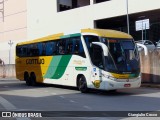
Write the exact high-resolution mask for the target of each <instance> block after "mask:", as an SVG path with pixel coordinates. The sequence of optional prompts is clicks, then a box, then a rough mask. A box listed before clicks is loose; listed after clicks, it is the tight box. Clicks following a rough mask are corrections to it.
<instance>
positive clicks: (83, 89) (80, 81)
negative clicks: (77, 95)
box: [78, 76, 88, 93]
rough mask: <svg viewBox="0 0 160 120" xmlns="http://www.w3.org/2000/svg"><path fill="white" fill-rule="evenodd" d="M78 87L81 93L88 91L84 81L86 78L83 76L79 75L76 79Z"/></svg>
mask: <svg viewBox="0 0 160 120" xmlns="http://www.w3.org/2000/svg"><path fill="white" fill-rule="evenodd" d="M78 89H79V90H80V91H81V92H82V93H86V92H88V88H87V82H86V78H85V77H84V76H81V77H80V78H79V79H78Z"/></svg>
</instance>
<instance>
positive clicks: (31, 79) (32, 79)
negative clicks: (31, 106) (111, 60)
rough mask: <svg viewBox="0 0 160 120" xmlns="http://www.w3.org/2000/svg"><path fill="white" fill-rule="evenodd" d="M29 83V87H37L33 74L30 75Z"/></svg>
mask: <svg viewBox="0 0 160 120" xmlns="http://www.w3.org/2000/svg"><path fill="white" fill-rule="evenodd" d="M30 81H31V85H32V86H36V85H37V82H36V75H35V74H34V73H31V75H30Z"/></svg>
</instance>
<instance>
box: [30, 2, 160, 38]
mask: <svg viewBox="0 0 160 120" xmlns="http://www.w3.org/2000/svg"><path fill="white" fill-rule="evenodd" d="M92 1H93V0H90V3H91V5H88V6H84V7H79V8H76V9H71V10H67V11H63V12H57V0H47V2H46V0H28V7H27V9H28V20H27V21H28V37H29V39H34V38H37V37H41V36H46V35H48V34H54V33H58V32H65V31H73V30H77V29H81V28H94V20H98V19H104V18H111V17H116V16H122V15H126V13H127V11H126V0H111V1H106V2H102V3H98V4H92V3H93V2H92ZM128 2H129V3H128V7H129V14H133V13H136V12H142V11H148V10H154V9H160V0H155V1H154V2H153V1H152V0H128ZM137 3H138V4H137ZM45 6H47V7H45ZM35 7H36V9H35Z"/></svg>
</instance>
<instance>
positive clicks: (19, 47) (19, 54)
mask: <svg viewBox="0 0 160 120" xmlns="http://www.w3.org/2000/svg"><path fill="white" fill-rule="evenodd" d="M16 55H17V56H18V57H20V56H21V46H17V47H16Z"/></svg>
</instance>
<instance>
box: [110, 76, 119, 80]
mask: <svg viewBox="0 0 160 120" xmlns="http://www.w3.org/2000/svg"><path fill="white" fill-rule="evenodd" d="M108 79H110V80H114V81H116V80H117V79H116V78H114V77H112V76H108Z"/></svg>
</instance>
